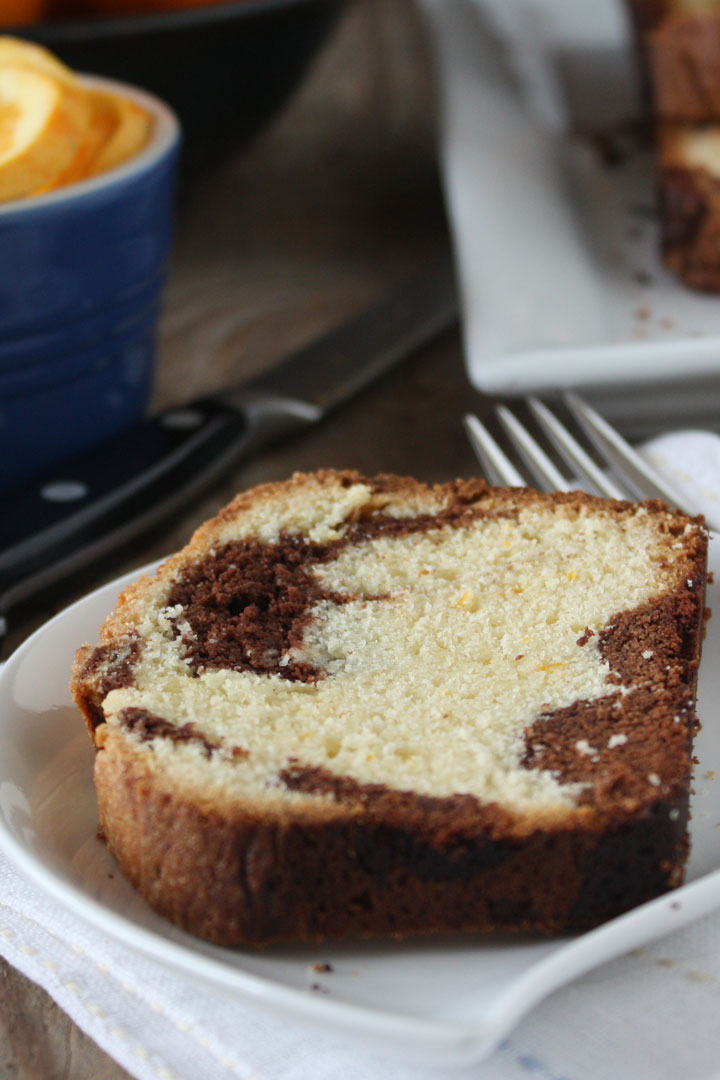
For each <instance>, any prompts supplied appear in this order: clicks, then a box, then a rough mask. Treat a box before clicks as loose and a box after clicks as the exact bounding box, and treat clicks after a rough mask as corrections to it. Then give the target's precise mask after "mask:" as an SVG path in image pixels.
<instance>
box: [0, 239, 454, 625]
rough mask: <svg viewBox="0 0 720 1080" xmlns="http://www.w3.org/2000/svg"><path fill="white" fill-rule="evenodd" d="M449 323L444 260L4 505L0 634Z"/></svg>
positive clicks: (449, 270)
mask: <svg viewBox="0 0 720 1080" xmlns="http://www.w3.org/2000/svg"><path fill="white" fill-rule="evenodd" d="M456 318H457V297H456V291H455V278H454V273H453V267H452V263H451V261H450V259H449V258H448V259H443V260H440V261H439V262H438V263H436V264H433V265H432V267H430V268H429V269H427V270H424V271H422V272H420V273H419V274H417V275H414V276H413V277H412V278H410V279H409V280H407V281H404V282H403V283H402V284H401V285H399V286H398V287H396V288H395V289H394V290H393V291H392V292H391V293H390V294H389V295H388V296H386V297H384V298H383V299H381V300H380V301H379V302H378V303H376V304H374V305H373V306H372V307H370V308H369V309H367V310H365V311H363V312H361V313H360V314H359V315H356V316H354V317H353V318H351V319H350V321H349V322H346V323H344V324H343V325H341V326H340V327H338V328H336V329H334V330H331V331H330V332H329V333H328V334H326V335H324V336H323V337H322V338H320V339H319V340H318V341H316V342H314V343H312V344H310V345H308V346H306V347H304V348H301V349H300V350H298V351H296V352H294V353H292V354H291V355H290V356H288V357H286V358H285V359H284V360H282V361H281V362H280V363H278V364H277V365H276V366H275V367H273V368H271V369H270V370H269V371H267V372H264V373H263V374H261V375H260V376H258V377H256V378H254V379H252V380H249V381H247V382H245V383H243V384H240V385H238V386H234V387H231V388H228V389H226V390H224V391H222V392H220V393H218V394H214V395H210V396H205V397H200V398H197V399H195V400H193V401H189V402H187V403H185V404H183V405H180V406H173V407H171V408H168V409H165V410H163V411H162V412H159V413H157V414H156V415H154V416H152V417H150V418H149V419H147V420H144V421H142V422H140V423H138V424H136V425H134V426H133V427H130V428H126V429H125V430H124V431H123V432H121V433H120V434H119V435H117V436H115V437H113V438H112V439H110V440H108V441H107V442H106V443H103V444H101V445H100V446H95V447H93V448H92V449H91V450H89V451H87V452H85V453H83V454H82V455H81V456H79V457H77V458H75V459H74V460H73V461H71V462H69V463H67V464H65V465H63V466H62V467H61V468H58V469H54V470H53V471H52V472H51V473H48V474H46V475H45V476H42V477H41V478H39V479H38V480H36V481H35V482H34V483H31V484H29V485H27V486H26V487H25V489H24V490H23V491H22V492H20V493H18V494H16V495H12V496H10V497H9V498H6V499H4V500H3V511H4V512H3V514H2V519H1V520H0V633H2V632H3V629H4V628H5V621H6V617H7V614H8V612H9V611H11V610H12V609H13V608H14V607H15V606H17V605H18V604H20V603H23V602H26V601H27V600H29V599H30V598H32V597H33V596H34V595H36V594H37V593H39V592H40V591H42V590H45V589H47V588H49V587H50V586H53V585H56V584H57V583H58V582H60V581H62V580H63V579H64V578H66V577H69V576H71V575H73V574H74V573H76V572H77V571H78V570H80V569H82V568H85V567H87V566H89V565H90V564H91V563H92V562H94V561H96V560H98V559H100V558H103V557H105V556H106V555H108V554H110V553H111V552H112V551H114V550H115V549H117V548H119V547H121V546H123V545H124V544H126V543H128V542H129V541H131V540H133V539H134V538H135V537H137V536H139V535H141V534H142V533H143V532H145V531H147V530H149V529H150V528H152V527H154V526H156V525H158V524H159V523H161V522H162V521H163V520H164V519H165V518H167V517H169V516H170V515H171V514H173V513H174V512H176V511H177V510H178V509H180V508H181V507H182V506H183V505H184V504H185V503H187V502H189V501H190V500H191V499H192V498H193V496H195V495H197V494H198V493H199V492H201V491H203V489H205V488H207V487H208V486H209V485H211V484H212V483H213V482H214V481H216V480H218V479H219V478H220V477H221V476H222V475H223V473H225V472H227V471H228V470H229V469H230V468H231V467H232V466H233V465H234V464H235V463H236V462H238V461H239V460H240V459H241V458H242V457H243V456H245V455H249V454H252V453H255V452H257V451H258V450H259V449H261V448H262V447H263V446H265V445H267V444H269V443H270V442H273V441H276V440H278V439H280V438H287V437H291V436H293V435H296V434H298V433H300V432H301V431H303V430H304V429H306V428H307V427H309V426H311V425H312V424H315V423H317V422H318V421H319V420H321V419H323V418H324V417H325V416H326V415H327V414H328V413H330V412H331V411H332V410H334V409H336V408H338V407H339V406H340V405H342V404H343V403H344V402H345V401H347V400H348V399H350V398H351V397H353V396H354V395H355V394H357V393H358V392H359V391H360V390H362V389H363V388H364V387H365V386H367V385H368V384H369V383H371V382H372V381H374V380H375V379H377V378H379V377H380V376H381V375H382V374H383V373H385V372H386V371H388V370H389V369H390V368H391V367H393V366H394V365H395V364H397V363H399V362H400V361H401V360H403V359H404V358H406V357H408V356H410V355H411V354H412V353H413V352H415V351H416V350H417V349H418V348H419V347H420V346H421V345H422V344H424V343H426V342H428V341H430V340H431V339H432V338H433V337H435V336H436V335H438V334H439V333H441V332H442V331H443V330H445V329H447V328H448V327H449V326H451V325H452V324H453V323H454V321H455V320H456Z"/></svg>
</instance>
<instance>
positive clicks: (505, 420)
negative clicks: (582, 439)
mask: <svg viewBox="0 0 720 1080" xmlns="http://www.w3.org/2000/svg"><path fill="white" fill-rule="evenodd" d="M495 411H496V413H497V414H498V416H499V418H500V420H501V422H502V424H503V426H504V427H505V430H506V431H507V433H508V435H509V436H510V438H511V439H512V441H513V442H514V444H515V446H516V447H517V449H518V451H519V452H520V454H521V455H522V458H523V461H524V462H525V464H526V465H527V467H528V468H529V469H530V470H531V471H532V473H533V474H534V475H535V476H536V477H537V478H538V479H539V480H540V483H541V484H542V485H543V487H544V488H545V489H546V490H548V491H569V490H570V484H568V482H567V480H566V479H565V477H564V476H563V474H562V473H561V472H560V470H559V469H557V468H556V467H555V465H554V464H553V463H552V461H551V460H550V458H549V457H548V456H547V454H546V453H545V451H544V450H543V448H542V447H541V446H540V445H539V444H538V443H537V442H536V441H535V439H534V438H533V437H532V435H531V434H530V432H529V431H528V430H527V428H525V427H523V425H522V424H521V423H520V421H519V420H518V419H517V417H516V416H515V414H514V413H512V412H510V409H508V408H507V406H506V405H498V406H497V408H496V409H495Z"/></svg>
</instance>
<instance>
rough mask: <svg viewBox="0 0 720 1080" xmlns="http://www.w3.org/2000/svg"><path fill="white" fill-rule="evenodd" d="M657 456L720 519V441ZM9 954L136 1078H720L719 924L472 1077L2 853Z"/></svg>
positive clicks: (518, 1041) (594, 977)
mask: <svg viewBox="0 0 720 1080" xmlns="http://www.w3.org/2000/svg"><path fill="white" fill-rule="evenodd" d="M645 452H646V454H647V456H648V457H649V458H650V459H651V460H652V461H653V463H654V464H655V465H656V467H658V469H659V470H661V471H664V472H667V473H668V474H669V475H671V476H672V477H673V479H674V480H675V483H676V484H677V485H680V486H684V487H692V489H693V495H694V497H695V499H696V500H697V501H698V502H699V503H700V504H701V505H702V506H704V507H705V508H706V510H707V512H708V514H709V515H711V516H714V517H715V518H718V517H720V438H718V437H717V436H715V435H712V434H707V433H678V434H672V435H668V436H664V437H663V438H661V439H658V440H655V441H654V442H653V443H652V444H649V445H648V447H647V448H646V449H645ZM718 850H719V853H720V835H719V836H718ZM0 952H2V954H3V955H4V956H5V957H6V958H7V960H8V961H9V962H10V963H11V964H13V965H14V966H15V967H16V968H18V969H19V970H20V971H22V972H24V973H25V974H26V975H27V976H28V977H29V978H30V979H32V980H33V981H35V982H36V983H39V984H40V985H41V986H43V987H44V988H45V989H46V990H47V991H48V993H49V994H50V995H51V996H52V997H53V998H54V999H55V1000H56V1001H57V1002H58V1004H59V1005H60V1006H61V1007H62V1008H63V1009H64V1010H65V1011H66V1012H67V1013H68V1014H69V1015H70V1016H71V1017H72V1018H73V1020H74V1021H75V1022H76V1023H77V1024H78V1025H79V1026H80V1027H81V1028H82V1029H83V1030H84V1031H86V1032H87V1033H88V1035H89V1036H90V1037H91V1038H92V1039H94V1040H95V1041H96V1042H97V1043H98V1044H99V1045H100V1046H102V1047H103V1049H104V1050H106V1051H107V1053H108V1054H110V1055H111V1056H112V1057H113V1058H115V1059H116V1060H117V1061H118V1062H119V1063H120V1064H121V1065H122V1066H123V1067H124V1068H125V1069H126V1070H127V1071H128V1072H129V1073H130V1074H131V1075H133V1076H135V1077H137V1078H138V1080H230V1078H233V1080H385V1078H388V1080H389V1078H392V1080H416V1078H422V1077H428V1078H433V1077H435V1078H440V1077H448V1080H450V1077H454V1078H457V1080H469V1078H471V1077H472V1078H476V1080H528V1078H530V1077H532V1078H534V1080H624V1078H627V1080H678V1077H683V1080H710V1078H718V1080H720V913H718V914H713V915H711V916H708V917H706V918H704V919H702V920H701V921H699V922H697V923H695V924H694V925H692V926H689V927H687V928H685V929H684V930H681V931H679V932H677V933H675V934H673V935H671V936H668V937H665V938H663V939H662V940H661V941H659V942H657V943H655V944H653V945H650V946H645V947H643V948H641V949H637V950H636V951H634V952H633V953H631V954H629V955H626V956H624V957H620V958H618V959H616V960H613V961H611V962H610V963H607V964H605V965H604V966H602V967H600V968H598V969H597V970H595V971H593V972H591V973H590V974H588V975H586V976H585V977H584V978H581V979H579V980H577V981H576V982H574V983H572V984H571V985H570V986H567V987H565V988H564V989H562V990H559V991H557V992H556V993H555V994H553V995H552V996H550V997H549V998H548V999H546V1000H545V1001H544V1002H542V1003H541V1004H540V1005H538V1006H537V1007H536V1008H535V1009H534V1010H533V1011H532V1012H531V1013H530V1014H529V1015H528V1016H527V1017H526V1018H525V1020H524V1021H522V1022H521V1023H520V1024H519V1025H518V1027H517V1028H516V1029H515V1031H514V1032H513V1033H512V1034H511V1035H510V1037H509V1038H508V1039H507V1040H506V1041H505V1042H504V1043H503V1044H502V1045H501V1046H500V1048H499V1049H498V1050H497V1051H496V1052H495V1054H494V1055H493V1056H492V1057H491V1058H489V1059H488V1060H487V1061H484V1062H482V1063H479V1064H477V1065H475V1066H473V1067H470V1068H466V1069H461V1070H442V1069H440V1070H438V1069H422V1068H418V1067H417V1066H409V1065H405V1064H403V1063H402V1062H398V1061H396V1060H388V1059H386V1058H381V1057H376V1056H373V1054H372V1052H370V1050H366V1049H365V1048H364V1047H358V1045H357V1044H349V1043H346V1042H344V1041H343V1040H342V1039H341V1038H339V1037H338V1036H337V1035H334V1034H333V1033H332V1032H330V1031H328V1032H325V1031H321V1030H318V1029H317V1028H313V1029H311V1028H309V1027H304V1026H302V1025H301V1024H300V1023H294V1022H291V1021H288V1020H287V1019H285V1018H283V1019H278V1017H277V1016H275V1015H273V1014H272V1013H270V1012H265V1011H263V1010H261V1009H260V1008H259V1007H258V1006H257V1005H256V1004H255V1003H253V1004H249V1003H248V1002H247V1001H245V1000H244V999H243V998H242V997H240V996H237V995H235V994H233V993H230V992H228V991H224V990H221V989H218V988H216V987H213V986H210V985H208V984H205V983H202V982H199V981H198V980H195V979H193V978H191V977H189V976H187V975H184V974H178V973H177V972H175V971H172V970H170V969H169V968H166V967H164V966H163V965H162V964H160V963H157V962H155V961H153V960H151V959H148V958H147V957H145V956H142V955H140V954H139V953H136V952H134V951H133V950H131V949H130V948H128V947H126V946H125V945H123V944H120V943H118V942H116V941H114V940H112V939H110V938H108V937H106V936H105V935H103V934H102V933H101V932H99V931H98V930H96V929H94V928H93V927H92V926H89V925H87V924H86V923H84V922H83V921H82V920H80V919H79V918H78V917H76V916H75V915H74V914H73V913H72V912H70V911H68V910H65V909H64V908H63V907H62V906H61V905H60V904H58V902H57V901H55V900H54V899H52V898H50V897H48V896H47V895H45V894H44V893H43V892H42V891H40V890H39V889H38V888H37V887H36V886H34V885H33V884H31V883H29V882H28V881H27V880H25V879H24V877H23V876H22V875H21V874H20V873H18V872H17V871H16V870H15V868H14V867H13V866H11V865H10V864H9V863H8V862H7V861H6V860H4V859H3V858H2V857H0ZM481 963H482V947H481V945H480V946H479V947H478V964H481ZM330 980H331V976H328V978H327V980H326V981H330Z"/></svg>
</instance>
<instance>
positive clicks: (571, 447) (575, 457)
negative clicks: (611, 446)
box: [528, 398, 627, 499]
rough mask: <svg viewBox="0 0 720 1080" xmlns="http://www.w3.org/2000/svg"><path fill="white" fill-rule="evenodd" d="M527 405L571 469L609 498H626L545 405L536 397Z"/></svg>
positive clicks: (530, 399) (625, 493)
mask: <svg viewBox="0 0 720 1080" xmlns="http://www.w3.org/2000/svg"><path fill="white" fill-rule="evenodd" d="M528 405H529V406H530V408H531V409H532V411H533V414H534V416H535V418H536V419H537V421H538V423H539V424H540V426H541V427H542V428H543V429H544V430H545V432H546V433H547V435H548V438H549V439H550V440H551V441H552V442H553V444H554V445H555V446H557V448H558V451H559V452H560V453H561V454H562V456H563V458H564V459H565V461H566V462H567V464H568V465H569V466H570V468H571V469H573V470H574V471H575V472H576V473H579V475H580V476H581V477H584V479H585V480H587V481H588V483H589V484H591V485H592V487H593V488H594V489H595V491H597V492H599V493H600V494H601V495H606V496H608V498H611V499H626V498H627V492H626V491H623V490H622V489H621V488H619V487H618V485H617V484H616V483H615V482H614V480H612V479H611V478H610V477H609V476H606V475H605V473H604V472H603V471H602V469H600V468H598V466H597V465H596V464H595V462H594V461H593V460H592V458H591V457H590V456H589V454H587V453H586V452H585V450H584V449H583V448H582V446H581V445H580V443H579V442H578V441H577V439H576V438H575V437H574V436H573V435H571V434H570V432H569V431H568V429H567V428H566V427H565V425H564V424H561V423H560V421H559V420H558V418H557V417H556V416H555V414H554V413H552V412H551V411H550V409H548V407H547V405H545V404H544V403H543V402H542V401H539V400H538V399H537V398H529V399H528Z"/></svg>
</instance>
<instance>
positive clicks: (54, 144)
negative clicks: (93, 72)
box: [0, 36, 152, 202]
mask: <svg viewBox="0 0 720 1080" xmlns="http://www.w3.org/2000/svg"><path fill="white" fill-rule="evenodd" d="M151 128H152V119H151V117H150V114H149V113H148V112H147V111H146V110H145V109H143V108H142V106H140V105H138V104H137V103H136V102H134V101H130V100H129V99H128V98H125V97H123V96H122V95H121V94H115V93H112V92H110V91H107V90H102V89H98V88H96V87H93V86H89V85H86V84H85V83H84V82H83V80H82V79H81V78H78V77H77V76H76V75H75V74H74V73H73V72H72V71H71V70H70V68H68V67H66V66H65V65H64V64H62V63H61V62H60V61H59V60H58V59H57V58H56V57H54V56H53V55H52V53H50V52H48V51H47V50H46V49H43V48H41V47H40V46H39V45H34V44H31V43H30V42H27V41H23V40H21V39H19V38H12V37H2V36H0V202H5V201H8V200H11V199H22V198H27V197H28V196H32V195H39V194H44V193H45V192H47V191H52V190H54V189H55V188H58V187H63V186H65V185H66V184H72V183H76V182H77V181H79V180H86V179H88V178H89V177H92V176H96V175H97V174H98V173H102V172H105V171H107V170H108V169H112V168H114V167H115V166H116V165H120V164H122V162H124V161H126V160H127V159H128V158H130V157H132V156H133V155H134V154H136V153H139V151H140V150H141V149H142V148H143V147H144V146H145V144H146V143H147V141H148V139H149V137H150V132H151Z"/></svg>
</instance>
